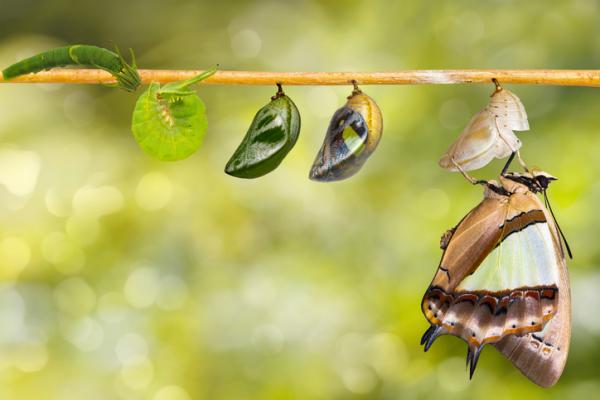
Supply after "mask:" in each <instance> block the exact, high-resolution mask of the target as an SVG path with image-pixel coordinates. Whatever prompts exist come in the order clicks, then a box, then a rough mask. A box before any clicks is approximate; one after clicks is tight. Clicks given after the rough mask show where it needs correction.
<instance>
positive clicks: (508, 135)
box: [439, 79, 529, 181]
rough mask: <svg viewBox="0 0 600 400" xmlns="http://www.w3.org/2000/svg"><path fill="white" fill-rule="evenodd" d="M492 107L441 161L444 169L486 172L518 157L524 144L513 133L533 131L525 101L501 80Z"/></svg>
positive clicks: (489, 106) (472, 120)
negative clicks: (497, 162)
mask: <svg viewBox="0 0 600 400" xmlns="http://www.w3.org/2000/svg"><path fill="white" fill-rule="evenodd" d="M493 81H494V83H495V84H496V90H495V91H494V93H492V95H491V99H490V103H489V104H488V105H487V107H485V108H484V109H483V110H481V111H480V112H478V113H477V114H476V115H475V116H474V117H473V118H472V119H471V121H469V124H468V125H467V126H466V127H465V129H464V130H463V132H462V133H461V135H460V136H459V137H458V139H456V141H455V142H454V143H452V145H451V146H450V147H449V148H448V150H447V151H446V153H444V155H443V156H442V158H441V159H440V162H439V164H440V166H441V167H442V168H444V169H446V170H448V171H460V172H462V173H463V174H465V177H467V179H469V180H471V181H473V180H472V179H470V177H469V176H468V175H467V174H466V173H465V171H471V170H474V169H478V168H482V167H484V166H486V165H487V164H488V163H489V162H490V161H492V160H493V159H494V158H506V157H508V156H509V155H510V154H511V153H515V152H516V153H517V157H518V159H519V162H521V164H522V165H523V166H525V165H524V163H523V161H522V160H521V158H520V155H519V153H518V151H519V149H520V148H521V141H520V140H519V138H517V136H516V135H515V134H514V132H513V131H527V130H529V122H528V121H527V113H526V112H525V107H524V106H523V103H521V100H520V99H519V98H518V97H517V95H515V94H514V93H513V92H511V91H509V90H507V89H504V88H503V87H502V86H500V84H499V83H498V81H497V80H495V79H494V80H493Z"/></svg>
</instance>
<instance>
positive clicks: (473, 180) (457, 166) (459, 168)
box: [452, 158, 488, 185]
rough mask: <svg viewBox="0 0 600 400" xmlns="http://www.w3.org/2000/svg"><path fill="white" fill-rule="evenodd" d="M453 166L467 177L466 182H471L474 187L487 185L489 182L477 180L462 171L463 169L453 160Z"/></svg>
mask: <svg viewBox="0 0 600 400" xmlns="http://www.w3.org/2000/svg"><path fill="white" fill-rule="evenodd" d="M452 164H454V166H455V167H456V169H457V170H458V171H459V172H460V173H461V174H462V176H464V177H465V179H466V180H468V181H469V182H471V183H472V184H473V185H487V184H488V182H487V181H484V180H482V179H475V178H473V177H472V176H471V175H469V174H467V171H465V170H464V169H462V167H461V166H460V165H459V164H458V163H457V162H456V161H455V160H454V158H452Z"/></svg>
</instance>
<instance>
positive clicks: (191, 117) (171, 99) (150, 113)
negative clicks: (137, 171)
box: [131, 68, 217, 161]
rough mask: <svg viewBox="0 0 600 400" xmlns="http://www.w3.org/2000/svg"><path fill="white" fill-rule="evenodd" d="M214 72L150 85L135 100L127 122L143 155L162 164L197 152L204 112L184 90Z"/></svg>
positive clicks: (199, 102) (195, 97)
mask: <svg viewBox="0 0 600 400" xmlns="http://www.w3.org/2000/svg"><path fill="white" fill-rule="evenodd" d="M216 71H217V70H216V68H214V69H211V70H208V71H205V72H203V73H202V74H200V75H198V76H196V77H194V78H192V79H188V80H185V81H179V82H172V83H168V84H166V85H164V86H163V87H160V85H159V84H158V83H156V82H152V83H151V84H150V87H149V88H148V90H146V91H145V92H144V93H143V94H142V95H141V96H140V98H139V99H138V101H137V103H136V105H135V109H134V110H133V118H132V121H131V130H132V132H133V136H134V137H135V140H136V141H137V142H138V144H139V145H140V147H141V148H142V149H143V150H144V151H145V152H146V153H148V154H150V155H151V156H154V157H156V158H158V159H159V160H162V161H177V160H182V159H184V158H186V157H189V156H190V155H192V154H193V153H194V152H195V151H196V150H198V148H199V147H200V145H201V144H202V141H203V139H204V133H205V132H206V127H207V120H206V113H205V107H204V103H203V102H202V100H201V99H200V97H198V95H197V94H196V92H195V91H193V90H191V89H188V87H189V86H190V85H192V84H194V83H196V82H199V81H201V80H203V79H206V78H208V77H209V76H211V75H213V74H214V73H215V72H216Z"/></svg>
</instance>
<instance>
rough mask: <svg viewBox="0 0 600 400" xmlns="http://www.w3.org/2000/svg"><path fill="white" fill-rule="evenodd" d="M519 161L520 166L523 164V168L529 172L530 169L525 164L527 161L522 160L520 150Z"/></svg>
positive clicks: (518, 153) (518, 152)
mask: <svg viewBox="0 0 600 400" xmlns="http://www.w3.org/2000/svg"><path fill="white" fill-rule="evenodd" d="M517 160H519V164H521V167H523V169H524V170H525V172H529V168H527V164H525V161H523V159H522V158H521V152H520V151H519V150H517Z"/></svg>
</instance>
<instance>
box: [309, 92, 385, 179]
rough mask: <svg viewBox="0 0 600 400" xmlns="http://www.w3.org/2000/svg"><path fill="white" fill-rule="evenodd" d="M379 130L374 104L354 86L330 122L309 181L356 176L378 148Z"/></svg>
mask: <svg viewBox="0 0 600 400" xmlns="http://www.w3.org/2000/svg"><path fill="white" fill-rule="evenodd" d="M382 130H383V119H382V117H381V111H380V110H379V107H378V106H377V103H375V101H374V100H373V99H372V98H370V97H369V96H367V95H366V94H364V93H363V92H361V91H360V89H358V86H357V85H356V83H355V84H354V91H353V92H352V94H351V95H350V97H348V102H347V103H346V105H345V106H344V107H342V108H340V109H339V110H337V111H336V112H335V113H334V114H333V117H332V118H331V122H330V123H329V128H328V129H327V134H326V136H325V140H324V142H323V146H322V147H321V150H320V151H319V153H318V154H317V157H316V159H315V162H314V164H313V166H312V168H311V170H310V175H309V177H310V179H312V180H314V181H322V182H329V181H339V180H342V179H346V178H349V177H351V176H352V175H354V174H356V173H357V172H358V171H359V170H360V169H361V167H362V166H363V164H364V163H365V162H366V161H367V159H368V158H369V156H370V155H371V154H372V153H373V151H375V149H376V148H377V145H378V144H379V140H380V139H381V132H382Z"/></svg>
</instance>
